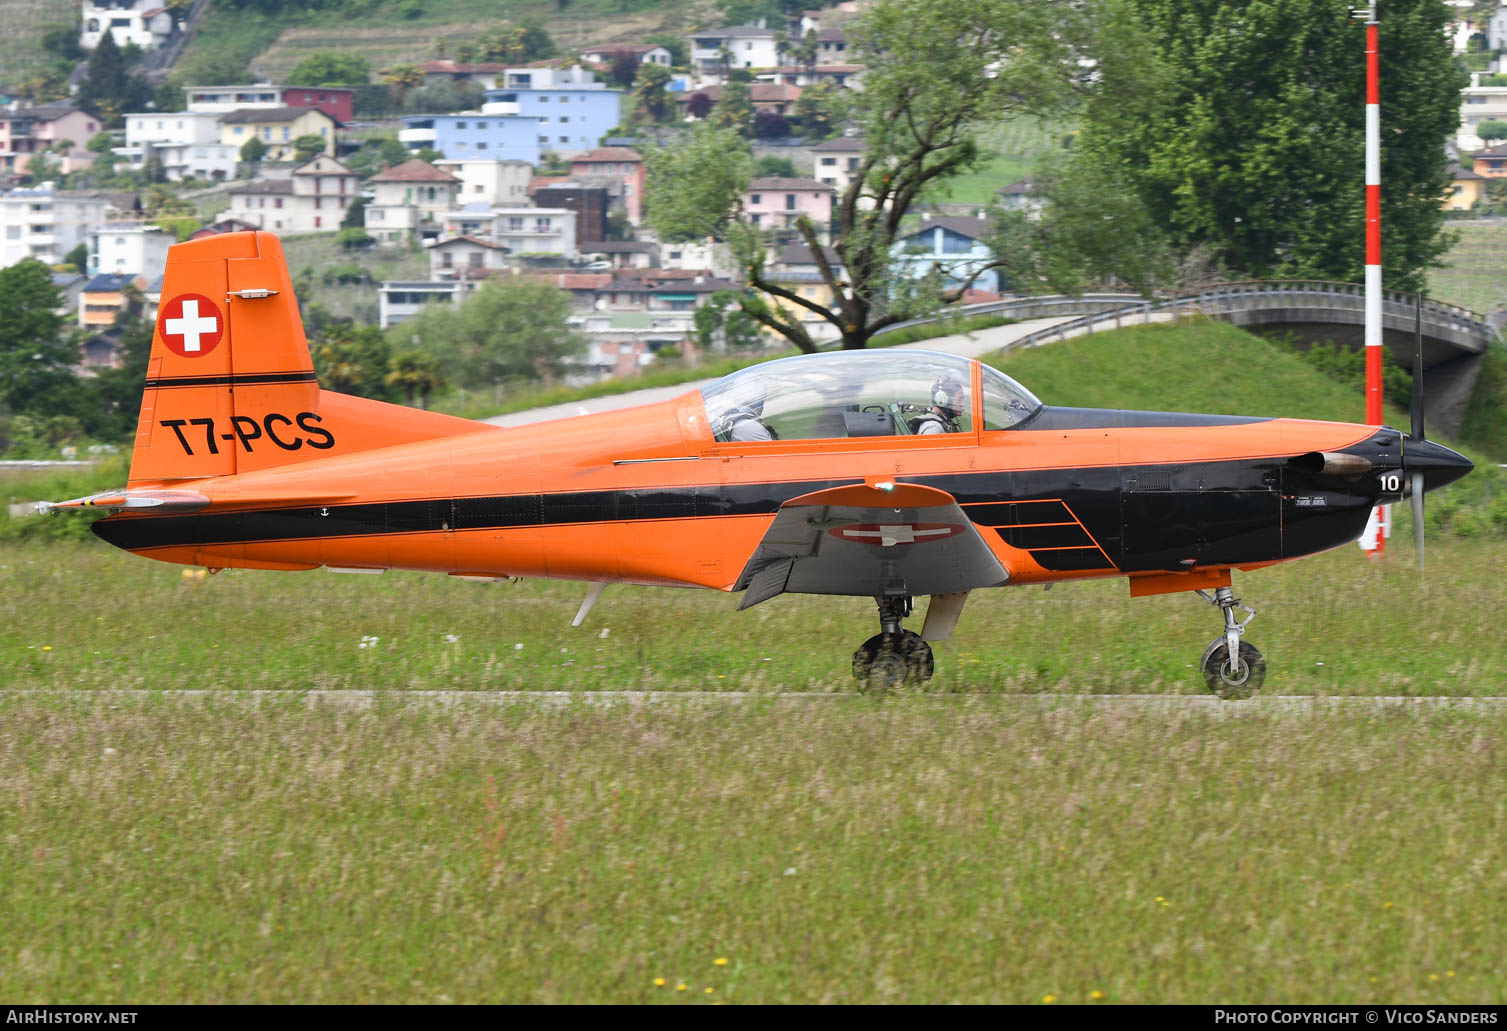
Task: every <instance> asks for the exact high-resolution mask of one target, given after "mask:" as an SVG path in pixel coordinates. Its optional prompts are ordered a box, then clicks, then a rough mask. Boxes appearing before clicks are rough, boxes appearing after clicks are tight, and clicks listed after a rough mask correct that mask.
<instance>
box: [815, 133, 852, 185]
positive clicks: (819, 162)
mask: <svg viewBox="0 0 1507 1031" xmlns="http://www.w3.org/2000/svg"><path fill="white" fill-rule="evenodd" d="M862 161H863V140H861V139H859V138H858V137H856V136H839V137H837V138H836V139H831V140H827V141H825V142H823V143H818V144H817V145H816V146H814V147H812V148H811V162H812V173H811V174H812V177H813V178H815V179H816V180H817V181H818V182H822V183H825V184H827V185H828V186H830V187H832V188H833V189H834V190H836V191H837V192H838V193H839V194H842V193H843V192H845V191H846V190H847V188H848V184H849V183H851V182H852V181H853V176H854V174H855V173H857V171H858V166H859V164H860V163H861V162H862Z"/></svg>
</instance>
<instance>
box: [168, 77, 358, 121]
mask: <svg viewBox="0 0 1507 1031" xmlns="http://www.w3.org/2000/svg"><path fill="white" fill-rule="evenodd" d="M185 92H186V93H187V95H188V110H190V111H199V112H205V113H211V114H221V115H225V114H230V113H231V112H232V111H241V110H245V109H247V108H253V109H255V108H262V109H266V108H278V107H316V108H318V109H319V110H321V111H323V112H324V113H325V114H327V115H329V116H330V117H331V118H333V119H334V120H335V121H336V123H338V124H340V125H344V124H345V123H346V122H349V121H350V120H351V117H352V113H353V111H354V108H355V97H356V91H355V90H353V89H351V88H349V87H346V86H277V85H274V84H272V83H270V82H258V83H253V84H252V85H250V86H189V87H187V89H186V90H185Z"/></svg>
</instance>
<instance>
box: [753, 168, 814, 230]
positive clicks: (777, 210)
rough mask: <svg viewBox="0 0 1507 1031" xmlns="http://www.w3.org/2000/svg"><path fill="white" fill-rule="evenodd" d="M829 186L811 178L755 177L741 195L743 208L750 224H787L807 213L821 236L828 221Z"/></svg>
mask: <svg viewBox="0 0 1507 1031" xmlns="http://www.w3.org/2000/svg"><path fill="white" fill-rule="evenodd" d="M832 193H833V190H832V187H831V186H828V185H827V184H826V183H821V182H817V181H816V180H815V179H785V178H770V179H755V180H753V181H752V182H750V183H749V184H748V190H747V191H746V192H745V193H744V194H743V211H744V213H745V214H747V215H748V217H749V220H750V221H752V222H753V224H754V225H756V226H760V227H764V228H769V227H788V226H791V225H793V224H794V222H795V220H796V219H797V218H799V217H800V216H801V215H809V216H810V217H811V221H812V222H813V223H815V225H816V227H817V231H818V232H819V233H820V234H821V235H822V237H823V238H825V236H826V233H827V227H828V224H829V223H830V222H831V221H832Z"/></svg>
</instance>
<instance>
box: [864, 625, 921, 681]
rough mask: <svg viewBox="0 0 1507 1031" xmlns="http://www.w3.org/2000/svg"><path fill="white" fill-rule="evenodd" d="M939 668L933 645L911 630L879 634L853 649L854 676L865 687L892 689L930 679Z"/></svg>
mask: <svg viewBox="0 0 1507 1031" xmlns="http://www.w3.org/2000/svg"><path fill="white" fill-rule="evenodd" d="M934 672H936V661H935V660H934V659H933V658H932V654H931V645H929V644H927V643H926V642H925V641H923V640H921V635H920V634H918V633H915V632H913V631H910V630H901V631H900V632H899V633H897V634H875V635H874V636H873V637H871V638H869V639H868V640H867V641H865V642H863V644H862V646H860V647H859V649H858V650H857V651H856V652H854V653H853V676H854V678H855V679H856V680H857V681H858V686H859V688H861V689H864V690H869V691H889V690H893V689H894V688H897V687H899V686H900V685H901V684H914V683H919V682H920V681H923V680H930V679H931V675H932V674H933V673H934Z"/></svg>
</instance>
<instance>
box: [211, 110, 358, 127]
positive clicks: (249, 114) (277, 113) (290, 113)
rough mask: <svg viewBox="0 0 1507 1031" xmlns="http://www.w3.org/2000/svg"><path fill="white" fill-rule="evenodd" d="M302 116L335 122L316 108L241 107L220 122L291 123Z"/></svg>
mask: <svg viewBox="0 0 1507 1031" xmlns="http://www.w3.org/2000/svg"><path fill="white" fill-rule="evenodd" d="M304 115H319V116H321V117H323V118H329V119H330V121H332V122H333V121H335V119H333V118H330V116H329V115H328V114H325V112H323V111H321V110H319V108H317V107H243V108H240V109H239V110H236V111H231V112H230V113H229V114H226V115H224V116H222V117H221V118H220V121H221V122H228V123H230V124H232V125H234V124H236V123H238V122H292V121H295V120H297V119H299V118H302V117H303V116H304Z"/></svg>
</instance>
